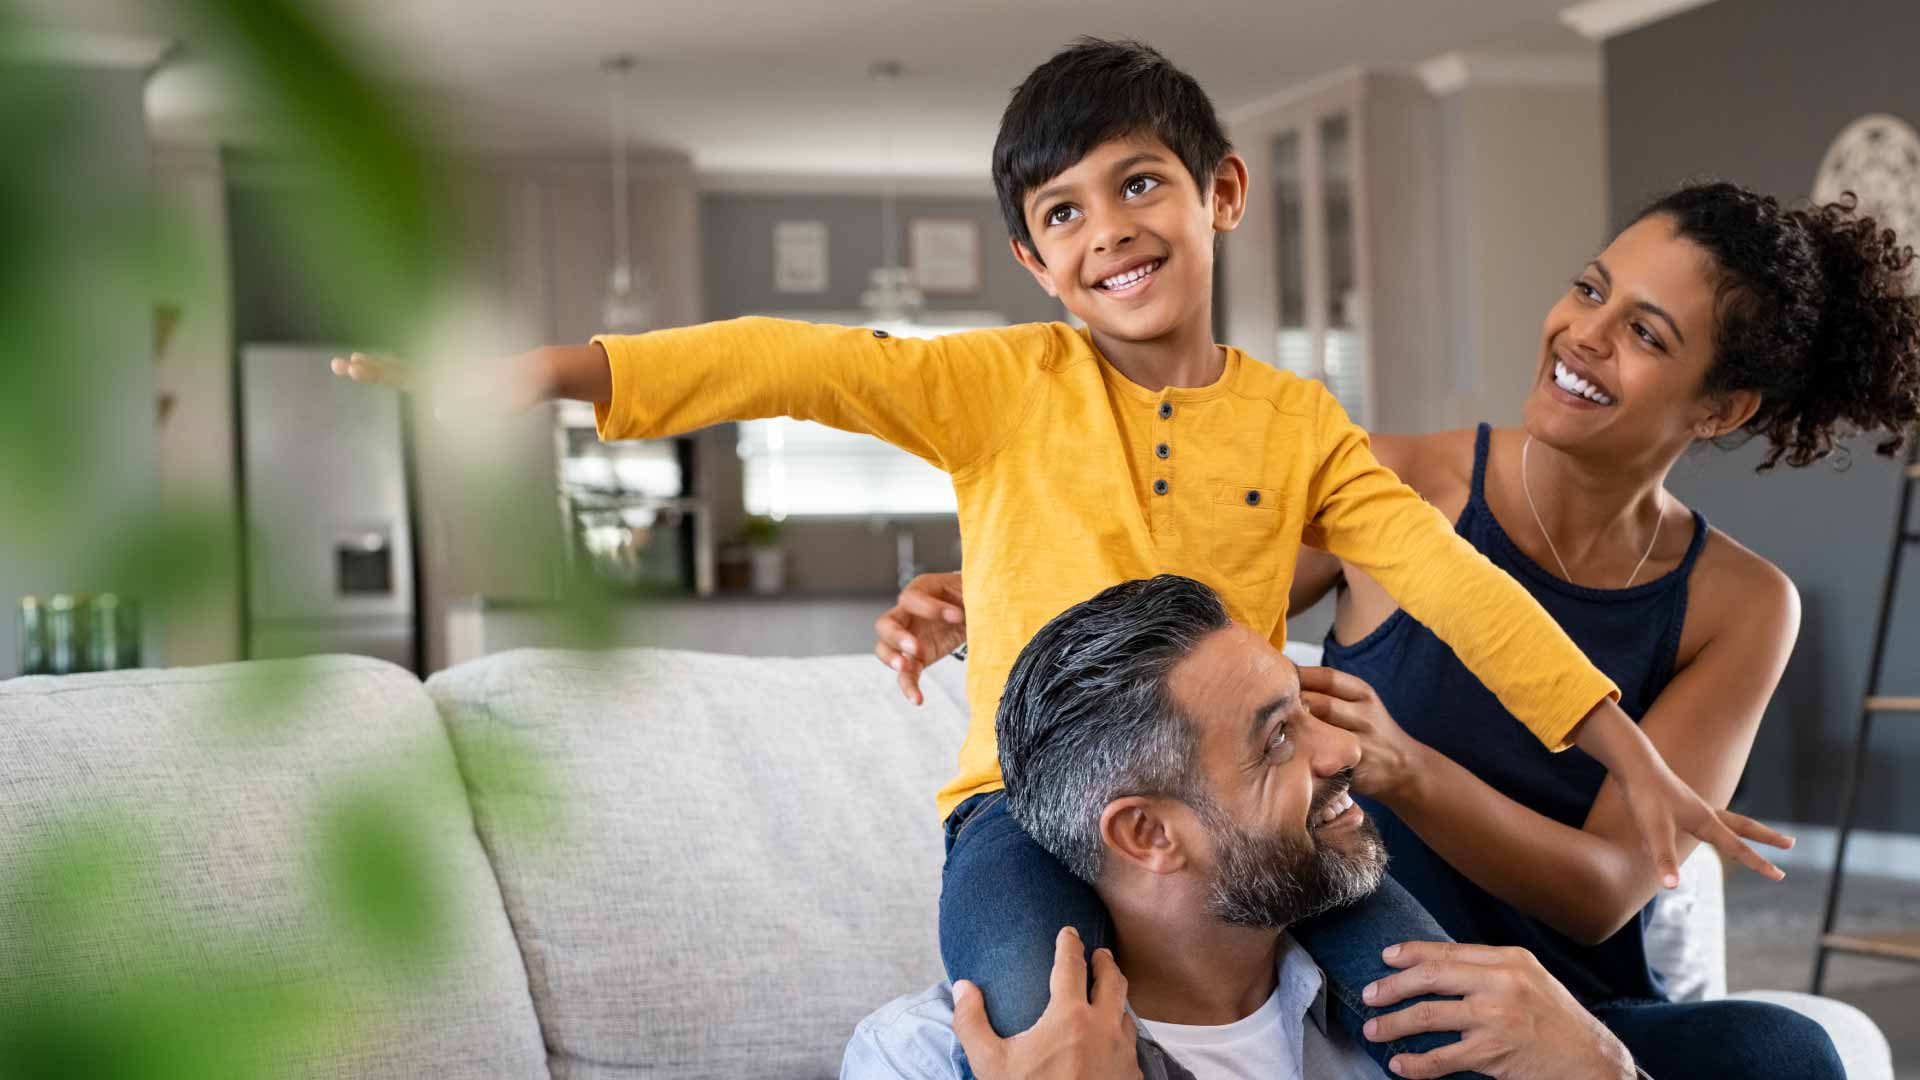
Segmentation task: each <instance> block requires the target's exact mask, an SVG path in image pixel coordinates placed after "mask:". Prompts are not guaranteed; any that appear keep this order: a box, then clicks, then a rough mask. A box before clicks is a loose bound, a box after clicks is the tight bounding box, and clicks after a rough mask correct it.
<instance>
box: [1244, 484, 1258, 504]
mask: <svg viewBox="0 0 1920 1080" xmlns="http://www.w3.org/2000/svg"><path fill="white" fill-rule="evenodd" d="M1247 505H1248V506H1259V505H1260V493H1259V492H1258V491H1255V490H1253V489H1251V488H1249V489H1247Z"/></svg>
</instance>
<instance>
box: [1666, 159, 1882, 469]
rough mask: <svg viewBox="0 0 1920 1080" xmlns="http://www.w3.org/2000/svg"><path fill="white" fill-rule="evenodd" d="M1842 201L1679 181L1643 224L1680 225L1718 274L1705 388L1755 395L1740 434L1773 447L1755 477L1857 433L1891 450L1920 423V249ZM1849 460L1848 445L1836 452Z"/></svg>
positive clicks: (1807, 460)
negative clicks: (1917, 283)
mask: <svg viewBox="0 0 1920 1080" xmlns="http://www.w3.org/2000/svg"><path fill="white" fill-rule="evenodd" d="M1857 204H1858V200H1857V199H1856V198H1855V197H1854V196H1853V194H1852V193H1851V192H1849V193H1848V194H1847V195H1845V196H1843V197H1842V198H1841V200H1840V201H1839V202H1832V203H1826V204H1824V205H1820V206H1810V207H1808V208H1806V209H1796V210H1789V209H1786V208H1783V207H1782V206H1781V205H1780V202H1779V200H1777V199H1774V198H1773V197H1772V196H1767V195H1761V194H1759V193H1757V192H1754V191H1749V190H1748V189H1746V188H1743V187H1741V186H1739V185H1737V184H1730V183H1724V182H1718V183H1703V184H1694V185H1689V186H1687V187H1683V188H1681V189H1679V190H1678V191H1675V192H1673V193H1672V194H1670V195H1667V196H1665V197H1663V198H1660V199H1658V200H1656V201H1655V202H1653V203H1652V204H1651V205H1649V206H1648V207H1647V208H1646V209H1645V210H1643V211H1641V212H1640V214H1639V215H1638V216H1637V217H1636V218H1635V219H1634V220H1635V221H1639V220H1641V219H1644V218H1647V217H1651V216H1653V215H1655V214H1659V215H1663V216H1666V217H1668V218H1671V219H1672V221H1673V222H1674V226H1675V230H1676V231H1677V233H1678V234H1679V235H1680V236H1682V237H1685V238H1686V239H1688V240H1690V241H1692V242H1693V243H1695V244H1697V245H1699V246H1700V247H1701V248H1703V249H1705V250H1706V252H1707V253H1708V254H1709V255H1711V256H1712V258H1713V261H1714V263H1715V264H1716V266H1717V268H1718V270H1719V272H1720V280H1719V283H1718V290H1717V296H1716V298H1715V305H1714V308H1715V312H1716V322H1717V324H1718V325H1717V327H1716V333H1715V350H1714V351H1715V355H1714V363H1713V368H1712V370H1711V371H1709V372H1708V374H1707V381H1706V389H1707V392H1708V393H1710V394H1714V395H1725V394H1728V393H1731V392H1734V391H1737V390H1751V391H1753V392H1755V393H1756V394H1758V395H1759V397H1760V408H1759V411H1757V412H1755V413H1754V414H1753V418H1752V419H1751V420H1749V421H1747V423H1746V424H1745V426H1744V427H1743V428H1742V429H1741V430H1742V431H1743V432H1744V433H1745V434H1746V435H1747V436H1753V435H1760V436H1764V437H1765V438H1766V439H1767V441H1768V443H1769V444H1771V445H1770V447H1769V449H1768V453H1767V458H1766V460H1765V461H1764V462H1762V463H1761V465H1760V467H1759V468H1760V470H1761V471H1765V470H1767V469H1771V468H1773V467H1774V465H1776V464H1778V463H1779V461H1780V460H1781V459H1782V458H1785V459H1786V462H1787V464H1788V465H1791V466H1794V467H1796V468H1798V467H1800V466H1803V465H1808V464H1811V463H1812V462H1815V461H1818V460H1820V459H1821V458H1824V457H1826V456H1828V455H1829V454H1832V453H1833V452H1834V450H1835V441H1836V439H1839V438H1844V437H1846V436H1847V435H1850V434H1852V433H1854V432H1881V433H1882V434H1883V438H1882V439H1881V441H1880V443H1879V446H1878V447H1877V449H1878V450H1879V451H1880V453H1882V454H1886V455H1889V456H1890V455H1892V454H1895V453H1897V452H1899V450H1900V449H1901V448H1902V447H1903V446H1905V445H1906V441H1907V439H1908V438H1909V437H1911V436H1912V434H1913V429H1914V427H1915V425H1916V421H1917V420H1920V297H1916V295H1915V293H1914V281H1913V278H1912V277H1911V276H1910V274H1909V268H1910V264H1912V262H1913V260H1914V253H1913V248H1912V247H1910V246H1907V245H1903V244H1901V243H1900V242H1899V240H1898V238H1896V237H1895V236H1894V235H1893V231H1892V230H1891V229H1886V228H1883V227H1881V226H1880V225H1879V224H1878V223H1876V222H1875V221H1874V220H1873V219H1872V218H1871V217H1868V216H1866V215H1864V214H1860V213H1857V212H1856V209H1855V208H1856V206H1857ZM1841 454H1842V457H1843V458H1844V456H1845V450H1844V448H1842V449H1841Z"/></svg>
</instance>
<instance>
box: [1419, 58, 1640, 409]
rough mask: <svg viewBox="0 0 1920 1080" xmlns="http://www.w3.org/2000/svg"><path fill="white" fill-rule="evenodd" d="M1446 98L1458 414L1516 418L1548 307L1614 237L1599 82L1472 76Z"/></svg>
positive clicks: (1536, 357)
mask: <svg viewBox="0 0 1920 1080" xmlns="http://www.w3.org/2000/svg"><path fill="white" fill-rule="evenodd" d="M1440 107H1441V110H1442V113H1443V116H1444V119H1443V122H1442V129H1443V130H1444V131H1445V132H1446V133H1447V137H1448V139H1449V140H1450V141H1451V145H1450V146H1449V148H1448V159H1449V161H1448V164H1449V166H1450V167H1451V168H1453V169H1457V170H1458V172H1457V173H1455V174H1453V175H1451V176H1449V177H1448V178H1447V180H1446V189H1445V190H1446V191H1447V193H1448V196H1449V198H1448V201H1447V204H1446V209H1445V212H1446V214H1447V216H1448V218H1449V219H1450V229H1451V230H1452V233H1451V235H1452V236H1453V237H1454V239H1455V242H1454V243H1453V244H1451V245H1449V265H1448V268H1447V271H1446V274H1447V277H1448V278H1449V279H1450V281H1451V282H1452V284H1453V293H1454V296H1453V302H1454V303H1455V304H1457V305H1458V306H1457V307H1456V309H1455V313H1456V318H1457V319H1458V320H1459V322H1458V323H1457V324H1456V325H1455V327H1454V333H1453V335H1452V347H1453V349H1454V350H1456V351H1455V354H1454V357H1453V359H1454V364H1455V369H1456V370H1457V371H1459V372H1460V373H1461V374H1462V376H1463V382H1462V384H1461V385H1460V386H1459V387H1458V388H1457V390H1458V398H1457V399H1456V401H1455V403H1454V405H1453V408H1454V412H1455V415H1456V417H1457V420H1458V422H1460V423H1471V422H1474V421H1478V420H1488V421H1491V422H1493V423H1495V424H1514V423H1518V422H1519V419H1520V409H1521V404H1522V402H1523V401H1525V399H1526V396H1527V393H1528V391H1529V389H1530V388H1531V386H1532V381H1533V376H1534V373H1535V371H1536V369H1537V365H1538V362H1539V357H1540V324H1541V321H1542V320H1543V319H1544V318H1545V316H1546V313H1547V309H1548V308H1549V307H1551V306H1553V304H1554V302H1555V301H1556V300H1557V299H1559V297H1560V296H1561V294H1563V293H1564V292H1566V290H1567V287H1568V283H1569V282H1570V281H1572V280H1573V277H1574V275H1575V274H1577V273H1579V271H1580V267H1581V266H1582V265H1584V264H1585V262H1586V261H1587V260H1588V259H1590V258H1592V257H1593V255H1594V253H1595V252H1597V251H1598V250H1599V249H1600V247H1601V246H1603V245H1604V244H1605V242H1606V239H1607V237H1606V235H1605V232H1606V217H1607V161H1606V128H1605V124H1604V116H1603V109H1602V102H1601V92H1600V87H1599V86H1598V84H1595V85H1591V86H1528V85H1469V86H1467V87H1466V88H1464V89H1462V90H1460V91H1458V92H1457V93H1454V94H1451V95H1449V96H1447V97H1446V98H1444V99H1443V100H1442V102H1441V106H1440Z"/></svg>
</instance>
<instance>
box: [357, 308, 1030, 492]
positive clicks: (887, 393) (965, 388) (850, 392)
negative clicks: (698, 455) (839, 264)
mask: <svg viewBox="0 0 1920 1080" xmlns="http://www.w3.org/2000/svg"><path fill="white" fill-rule="evenodd" d="M1060 332H1065V331H1064V328H1058V329H1056V328H1053V327H1048V326H1044V325H1038V324H1034V325H1025V326H1014V327H1007V328H1004V329H994V330H978V331H968V332H963V333H957V334H949V335H945V336H942V337H938V338H926V339H921V338H898V337H891V336H889V335H888V334H887V333H886V332H885V331H880V330H870V329H863V328H859V327H843V326H824V325H813V324H810V323H801V322H792V321H788V320H784V319H769V318H759V317H747V318H741V319H731V320H727V321H725V322H717V323H705V324H702V325H698V326H683V327H674V328H670V329H665V330H656V331H652V332H650V333H645V334H631V335H618V334H603V335H600V336H598V337H596V338H594V340H593V341H591V342H589V343H587V344H584V345H548V346H544V347H542V348H538V349H533V350H531V351H529V352H524V353H520V354H518V355H516V356H509V357H505V358H503V359H500V360H494V361H488V362H486V363H482V364H472V365H469V364H462V365H458V366H457V368H456V369H454V370H446V369H444V368H442V369H436V370H432V371H425V372H421V371H416V370H414V369H413V368H411V367H409V366H408V365H404V364H398V363H395V362H393V361H389V360H382V359H380V358H377V357H371V356H365V355H361V354H355V355H354V356H351V357H345V358H340V359H336V360H335V361H334V364H333V369H334V371H336V372H338V373H339V374H341V375H344V376H346V377H348V378H353V379H357V380H360V381H362V382H372V383H380V384H384V385H389V386H395V387H398V388H401V389H410V390H414V391H416V392H419V393H422V394H425V395H427V396H428V397H429V398H430V399H431V400H432V402H433V405H434V411H435V412H436V413H438V414H441V415H447V414H450V413H453V414H457V413H458V412H460V411H462V410H471V411H480V412H502V411H506V412H511V411H517V410H519V409H524V408H526V407H528V406H531V405H534V404H537V403H539V402H541V401H545V400H547V399H549V398H571V399H576V400H581V401H591V402H593V403H594V413H595V419H596V424H597V426H598V429H599V433H600V437H601V438H602V439H609V440H611V439H653V438H664V437H667V436H672V435H678V434H682V433H684V432H688V431H694V430H697V429H699V428H703V427H707V426H709V425H711V424H719V423H727V422H733V421H740V420H757V419H761V418H764V417H773V416H787V417H792V418H794V419H796V420H813V421H817V422H819V423H822V424H825V425H827V426H829V427H834V428H839V429H840V430H842V431H852V432H857V433H859V434H863V435H873V436H875V437H877V438H879V439H881V440H883V441H885V442H888V443H891V444H893V445H894V446H897V447H899V448H900V449H902V450H905V451H907V452H909V453H911V454H914V455H916V456H918V457H920V458H923V459H925V460H926V461H928V462H930V463H931V464H933V465H934V466H935V467H936V468H939V469H942V470H944V471H946V472H949V473H953V472H958V471H960V470H962V469H964V468H966V467H967V466H969V465H971V464H973V463H974V462H976V461H978V460H980V459H982V458H983V457H985V456H987V455H989V454H991V453H992V452H993V451H995V450H997V449H998V448H999V447H1000V445H1002V443H1003V442H1004V441H1005V438H1006V436H1007V434H1008V433H1009V432H1010V431H1011V430H1012V429H1013V428H1014V427H1016V426H1017V425H1018V424H1019V423H1020V422H1021V421H1022V420H1023V419H1024V418H1025V416H1026V412H1027V405H1028V404H1029V403H1030V402H1032V401H1033V400H1034V399H1035V398H1036V396H1037V394H1038V392H1039V390H1040V389H1041V379H1042V377H1043V375H1044V373H1045V365H1046V364H1047V363H1048V362H1049V360H1050V359H1051V357H1052V355H1053V353H1054V351H1055V350H1056V349H1057V348H1058V342H1057V341H1056V340H1055V337H1056V335H1057V334H1058V333H1060ZM423 380H424V382H425V384H426V385H421V383H422V381H423Z"/></svg>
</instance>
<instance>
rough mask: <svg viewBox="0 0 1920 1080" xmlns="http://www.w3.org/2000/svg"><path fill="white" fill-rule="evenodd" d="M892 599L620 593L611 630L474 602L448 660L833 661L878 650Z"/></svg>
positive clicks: (523, 607) (563, 613)
mask: <svg viewBox="0 0 1920 1080" xmlns="http://www.w3.org/2000/svg"><path fill="white" fill-rule="evenodd" d="M894 596H895V593H893V592H890V591H889V592H879V591H873V590H854V591H836V592H826V593H781V594H775V595H761V594H755V593H721V594H716V595H713V596H691V595H685V594H680V595H666V596H644V595H631V596H622V597H619V598H616V599H613V600H611V601H610V602H609V603H608V605H607V607H606V608H604V609H603V611H604V613H605V616H606V620H607V621H606V624H605V627H604V632H603V633H600V634H593V633H587V632H585V631H584V629H583V626H582V623H583V620H582V619H581V617H580V616H578V615H576V614H575V613H573V612H571V611H569V610H568V609H567V608H566V607H564V606H562V605H560V604H558V603H555V602H552V601H541V600H521V599H500V598H491V597H473V598H469V599H466V600H461V601H456V602H454V603H452V604H450V605H448V609H447V626H446V632H447V663H448V664H449V665H452V664H460V663H465V662H466V661H468V660H473V659H477V658H479V657H482V656H486V655H488V654H490V653H496V652H504V651H506V650H508V649H522V648H536V647H583V646H598V647H613V646H633V645H650V646H656V647H661V648H671V649H692V650H695V651H699V652H715V653H730V654H734V655H739V656H833V655H839V654H844V653H866V652H871V651H872V649H873V620H874V619H875V618H877V617H879V615H880V613H881V612H883V611H885V610H886V609H887V608H889V607H891V606H893V602H894Z"/></svg>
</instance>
